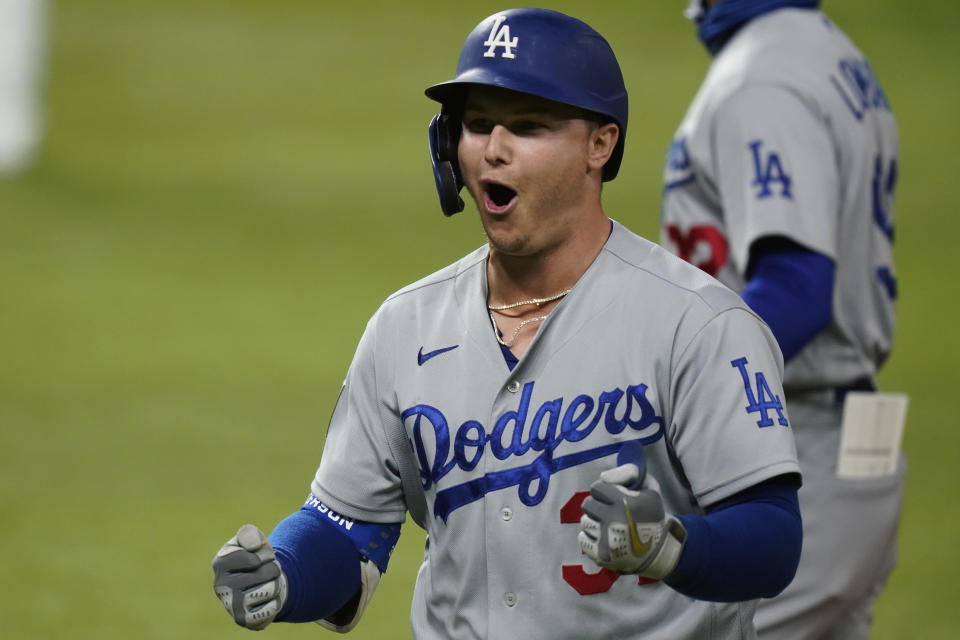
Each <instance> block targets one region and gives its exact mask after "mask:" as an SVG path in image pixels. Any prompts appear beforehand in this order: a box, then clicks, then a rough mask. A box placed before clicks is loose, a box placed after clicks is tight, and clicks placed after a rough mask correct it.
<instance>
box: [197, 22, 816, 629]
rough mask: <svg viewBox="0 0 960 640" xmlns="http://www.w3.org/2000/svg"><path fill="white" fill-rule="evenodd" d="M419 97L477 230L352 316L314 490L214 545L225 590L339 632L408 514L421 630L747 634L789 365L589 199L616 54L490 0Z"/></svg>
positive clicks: (789, 539) (761, 567) (780, 494)
mask: <svg viewBox="0 0 960 640" xmlns="http://www.w3.org/2000/svg"><path fill="white" fill-rule="evenodd" d="M426 93H427V96H429V97H430V98H432V99H434V100H436V101H438V102H439V103H440V104H441V105H442V106H441V110H440V113H439V114H438V115H437V116H436V117H435V118H434V119H433V121H432V122H431V124H430V127H429V142H430V152H431V154H430V155H431V160H432V163H433V166H434V172H435V177H436V180H437V188H438V192H439V194H440V200H441V206H442V208H443V210H444V212H445V213H446V214H447V215H452V214H453V213H456V212H457V211H460V210H461V209H462V208H463V206H464V205H463V201H462V200H461V199H460V196H459V193H460V192H461V189H462V188H463V187H466V189H467V192H468V193H469V195H470V196H471V197H472V199H473V200H474V202H475V203H476V208H477V210H478V213H479V218H480V222H481V224H482V227H483V230H484V232H485V234H486V238H487V243H486V244H485V245H484V246H482V247H480V248H479V249H477V250H476V251H474V252H472V253H470V254H469V255H467V256H465V257H463V258H462V259H461V260H459V261H457V262H456V263H454V264H452V265H450V266H448V267H446V268H444V269H441V270H440V271H438V272H436V273H434V274H433V275H430V276H428V277H426V278H424V279H422V280H420V281H418V282H416V283H414V284H412V285H410V286H408V287H406V288H404V289H402V290H400V291H398V292H397V293H395V294H393V295H392V296H390V297H389V298H388V299H387V300H386V301H385V302H384V303H383V305H382V306H381V307H380V309H379V310H378V311H377V312H376V314H375V315H374V316H373V318H372V319H371V320H370V322H369V323H368V325H367V327H366V331H365V332H364V334H363V337H362V338H361V340H360V344H359V346H358V348H357V351H356V354H355V356H354V359H353V362H352V363H351V365H350V368H349V371H348V373H347V377H346V381H345V383H344V386H343V388H342V390H341V393H340V397H339V400H338V402H337V405H336V408H335V410H334V414H333V416H332V418H331V421H330V425H329V429H328V433H327V439H326V443H325V447H324V451H323V456H322V458H321V460H320V465H319V469H318V470H317V473H316V477H315V478H314V479H313V482H312V484H311V487H310V495H309V496H308V498H307V500H306V503H305V504H304V505H303V507H302V508H301V509H300V510H299V511H296V512H295V513H294V514H292V515H291V516H289V517H288V518H286V519H285V520H283V521H282V522H280V524H278V525H277V527H276V528H275V529H274V530H273V532H272V533H271V534H270V536H269V538H266V537H265V536H264V535H263V533H261V532H260V530H259V529H257V528H256V527H255V526H253V525H244V526H243V527H241V528H240V530H239V531H238V532H237V535H236V536H234V537H233V538H232V539H230V540H229V541H228V542H227V544H226V545H224V546H223V548H222V549H221V550H220V551H219V552H218V553H217V555H216V557H215V559H214V563H213V568H214V587H215V590H216V593H217V594H218V596H219V597H220V599H221V601H222V603H223V605H224V606H225V608H226V609H227V610H228V612H229V613H230V614H231V616H232V617H233V619H234V620H235V621H236V622H237V623H238V624H240V625H243V626H246V627H248V628H251V629H261V628H263V627H265V626H266V625H267V624H269V623H270V622H271V621H272V620H280V621H317V622H319V623H320V624H321V625H323V626H325V627H328V628H330V629H334V630H337V631H349V630H350V629H352V628H353V627H354V626H355V625H356V624H357V622H358V621H359V620H360V618H361V616H362V615H363V612H364V609H365V608H366V606H367V603H368V602H369V601H370V599H371V597H372V596H373V594H374V590H375V589H376V586H377V584H378V581H379V579H380V576H381V574H382V573H383V572H384V571H386V569H387V562H388V559H389V555H390V551H391V549H392V548H393V546H394V544H395V542H396V540H397V536H398V532H399V529H400V525H401V523H402V522H403V521H404V519H405V517H406V514H407V513H409V514H410V515H411V516H412V517H413V519H414V520H415V521H416V522H417V523H418V524H419V525H420V526H422V527H423V528H424V529H425V530H426V531H427V533H428V538H427V540H428V542H427V545H426V549H425V557H424V562H423V565H422V567H421V569H420V572H419V574H418V576H417V581H416V586H415V589H414V594H413V604H412V610H411V618H410V619H411V627H412V631H413V635H414V637H415V638H418V639H431V640H432V639H437V640H439V639H449V638H458V639H461V638H467V639H470V638H530V639H540V638H544V639H546V638H549V639H551V640H555V639H558V638H570V639H578V640H580V639H583V638H621V639H628V638H697V639H701V640H702V639H710V638H750V637H753V626H752V618H753V613H754V608H755V600H756V599H757V598H759V597H763V596H769V595H773V594H775V593H778V592H779V591H780V590H782V589H783V588H784V586H786V584H787V583H789V581H790V579H791V578H792V576H793V573H794V570H795V567H796V562H797V561H798V559H799V552H800V546H801V524H800V516H799V511H798V504H797V498H796V493H797V486H798V484H799V482H800V477H799V471H798V464H797V460H796V455H795V446H794V442H793V435H792V431H791V428H790V417H789V415H788V413H787V408H786V406H785V405H784V403H783V390H782V386H781V370H782V357H781V355H780V352H779V350H778V348H777V345H776V341H775V339H774V338H773V335H772V334H771V333H770V332H769V330H768V329H767V328H766V326H765V325H764V324H763V323H762V322H761V321H760V319H759V318H758V317H757V316H756V315H755V314H754V313H753V312H751V311H750V310H749V308H748V307H747V306H746V305H745V304H744V302H743V301H742V300H741V299H740V298H739V297H738V296H737V295H736V294H735V293H734V292H732V291H731V290H729V289H728V288H726V287H724V286H722V285H721V284H720V283H719V282H717V281H716V280H714V279H713V278H711V277H709V276H708V275H706V274H704V273H702V272H701V271H700V270H698V269H696V268H695V267H692V266H691V265H689V264H687V263H685V262H684V261H682V260H680V259H679V258H677V257H676V256H673V255H671V254H670V253H668V252H667V251H665V250H663V249H661V248H660V247H658V246H657V245H655V244H653V243H651V242H648V241H646V240H644V239H642V238H640V237H638V236H636V235H634V234H633V233H631V232H630V231H628V230H627V229H626V228H624V227H623V226H621V225H620V224H618V223H616V222H614V221H612V220H611V219H610V218H608V217H607V216H606V215H605V214H604V212H603V209H602V206H601V198H600V193H601V186H602V183H603V182H604V181H609V180H612V179H614V177H615V176H616V175H617V171H618V169H619V166H620V161H621V158H622V155H623V149H624V140H625V134H626V130H627V113H628V109H627V92H626V89H625V87H624V83H623V77H622V75H621V72H620V67H619V65H618V63H617V60H616V58H615V56H614V54H613V51H612V50H611V48H610V46H609V44H608V43H607V42H606V41H605V40H604V39H603V38H602V37H601V36H600V35H599V34H598V33H597V32H596V31H594V30H593V29H592V28H590V27H589V26H588V25H586V24H584V23H583V22H581V21H579V20H576V19H574V18H572V17H569V16H566V15H563V14H561V13H556V12H553V11H547V10H542V9H513V10H509V11H503V12H501V13H497V14H495V15H492V16H490V17H488V18H486V19H485V20H483V21H482V22H481V23H480V24H479V25H478V26H477V27H476V28H475V29H474V30H473V31H472V32H471V33H470V34H469V35H468V37H467V39H466V42H465V43H464V46H463V49H462V52H461V54H460V59H459V62H458V65H457V73H456V77H455V78H454V79H453V80H450V81H448V82H443V83H440V84H437V85H433V86H431V87H429V88H428V89H427V90H426Z"/></svg>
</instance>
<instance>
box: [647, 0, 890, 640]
mask: <svg viewBox="0 0 960 640" xmlns="http://www.w3.org/2000/svg"><path fill="white" fill-rule="evenodd" d="M711 4H712V3H707V5H711ZM817 5H818V3H817V2H815V1H803V0H799V1H792V2H791V1H789V0H768V1H765V2H742V1H738V0H721V1H720V2H718V3H716V4H712V6H704V5H702V4H701V3H700V2H694V3H692V4H691V6H690V8H689V11H688V16H689V17H692V18H693V19H694V20H695V22H696V24H697V26H698V32H699V36H700V38H701V40H702V41H703V42H704V43H705V44H706V46H707V48H708V49H709V51H710V52H711V53H712V54H713V56H714V60H713V62H712V65H711V67H710V69H709V71H708V73H707V75H706V78H705V79H704V81H703V84H702V86H701V87H700V89H699V92H698V93H697V95H696V97H695V98H694V100H693V102H692V104H691V105H690V107H689V109H688V111H687V113H686V116H685V117H684V118H683V121H682V123H681V124H680V127H679V129H678V130H677V132H676V134H675V136H674V138H673V141H672V144H671V146H670V150H669V153H668V157H667V162H666V168H665V172H664V190H663V194H664V195H663V206H662V229H661V232H662V237H661V242H662V244H664V245H665V246H666V247H668V248H670V249H671V250H672V251H674V252H675V253H677V254H679V255H681V256H682V257H684V258H685V259H687V260H689V261H690V262H692V263H693V264H695V265H697V266H699V267H701V268H702V269H704V270H705V271H706V272H708V273H710V274H711V275H714V276H716V277H718V278H719V279H720V280H721V281H722V282H724V283H725V284H727V285H728V286H730V287H731V288H733V289H734V290H736V291H739V292H741V295H742V296H743V298H744V299H745V300H746V301H747V303H748V304H749V305H750V307H751V308H752V309H753V310H754V311H756V312H757V313H758V314H759V315H760V316H761V317H762V318H764V320H765V321H766V322H767V323H768V324H769V325H770V327H771V329H772V331H773V333H774V335H775V336H776V337H777V339H778V341H779V343H780V346H781V348H782V350H783V354H784V358H785V360H786V368H785V376H784V386H785V390H786V394H787V400H788V403H789V406H790V412H791V422H792V425H793V429H794V433H795V436H796V441H797V449H798V454H799V457H800V463H801V469H802V470H803V474H804V487H803V489H802V490H801V491H800V505H801V511H802V513H803V521H804V549H803V555H802V558H801V563H800V568H799V570H798V573H797V576H796V579H795V580H794V582H793V583H792V584H791V585H790V587H789V588H788V589H787V590H786V591H785V592H784V593H783V594H781V595H780V596H779V597H777V598H775V599H773V600H769V601H763V602H761V603H760V607H759V610H758V614H757V618H756V623H757V629H758V631H759V632H760V636H761V638H766V637H769V638H827V637H830V638H834V637H835V638H844V639H845V640H846V639H850V638H854V639H855V638H866V637H868V635H869V626H870V619H871V608H872V602H873V600H874V599H875V598H876V596H877V595H878V594H879V593H880V591H881V590H882V588H883V585H884V583H885V581H886V578H887V575H888V574H889V572H890V570H891V568H892V567H893V565H894V562H895V539H896V525H897V521H898V517H899V510H900V504H901V498H902V489H903V478H904V475H903V471H904V470H903V465H902V461H901V464H900V465H899V469H898V470H897V471H895V472H894V473H892V474H886V475H880V476H878V477H873V478H857V479H856V480H848V479H843V478H838V477H837V465H838V444H839V442H840V425H841V419H842V405H843V401H844V397H845V395H846V394H847V393H848V392H849V391H851V390H857V391H870V390H873V389H874V388H875V382H874V377H875V375H876V373H877V371H878V369H879V368H880V366H881V365H882V364H883V362H884V360H885V359H886V357H887V355H888V354H889V352H890V348H891V342H892V333H893V324H894V302H895V299H896V295H897V291H896V281H895V278H894V271H893V263H892V243H893V217H892V216H893V210H892V204H893V192H894V186H895V184H896V178H897V162H898V157H899V144H898V135H897V127H896V124H895V121H894V116H893V114H892V112H891V109H890V104H889V102H888V100H887V98H886V96H885V95H884V93H883V90H882V89H881V87H880V85H879V84H878V81H877V78H876V76H875V75H874V72H873V69H872V68H871V66H870V64H869V63H868V62H867V60H866V59H865V58H864V55H863V54H862V53H861V52H860V51H859V50H858V49H857V48H856V47H855V46H854V45H853V44H852V43H851V42H850V40H849V39H848V38H847V37H846V36H845V35H844V34H843V32H842V31H841V30H840V29H839V28H838V27H837V26H836V25H835V24H833V23H832V22H831V21H830V20H829V19H828V18H827V17H826V16H825V15H824V14H823V13H821V12H820V11H819V10H818V9H817ZM865 10H866V9H865ZM874 395H877V394H874Z"/></svg>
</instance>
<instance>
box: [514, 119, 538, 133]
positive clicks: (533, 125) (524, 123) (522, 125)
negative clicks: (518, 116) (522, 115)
mask: <svg viewBox="0 0 960 640" xmlns="http://www.w3.org/2000/svg"><path fill="white" fill-rule="evenodd" d="M545 127H546V125H545V124H544V123H542V122H538V121H536V120H521V121H519V122H515V123H513V124H512V125H510V130H511V131H513V132H514V133H516V134H518V135H525V134H531V133H536V132H537V131H540V130H541V129H543V128H545Z"/></svg>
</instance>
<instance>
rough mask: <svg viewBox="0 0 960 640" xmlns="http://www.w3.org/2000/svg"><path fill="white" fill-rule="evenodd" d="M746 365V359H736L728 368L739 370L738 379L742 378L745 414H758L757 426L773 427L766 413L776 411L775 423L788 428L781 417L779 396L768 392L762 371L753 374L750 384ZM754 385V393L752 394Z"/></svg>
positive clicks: (768, 388)
mask: <svg viewBox="0 0 960 640" xmlns="http://www.w3.org/2000/svg"><path fill="white" fill-rule="evenodd" d="M747 364H749V363H748V362H747V359H746V358H737V359H736V360H732V361H731V362H730V366H732V367H733V368H735V369H737V370H739V371H740V377H741V378H743V389H744V391H745V392H746V394H747V403H748V404H747V406H746V410H747V413H748V414H751V413H757V414H760V419H759V420H757V426H758V427H769V426H772V425H773V418H771V417H770V415H769V414H768V413H767V412H768V411H771V410H772V411H776V412H777V422H778V423H780V424H781V425H782V426H784V427H789V426H790V424H789V423H788V422H787V419H786V418H785V417H784V415H783V403H782V402H781V401H780V396H778V395H774V393H773V392H772V391H771V390H770V385H769V384H767V377H766V376H765V375H763V372H762V371H757V372H756V374H754V383H753V384H751V382H750V374H749V373H747ZM754 384H755V385H756V393H754Z"/></svg>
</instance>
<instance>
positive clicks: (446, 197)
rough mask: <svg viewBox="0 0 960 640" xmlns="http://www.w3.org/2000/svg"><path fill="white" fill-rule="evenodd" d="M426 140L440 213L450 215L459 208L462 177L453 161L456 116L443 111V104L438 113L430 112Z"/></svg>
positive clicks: (457, 136)
mask: <svg viewBox="0 0 960 640" xmlns="http://www.w3.org/2000/svg"><path fill="white" fill-rule="evenodd" d="M427 137H428V141H429V143H430V162H431V163H432V164H433V178H434V180H435V181H436V183H437V194H438V195H439V196H440V208H441V209H442V210H443V215H445V216H448V217H449V216H452V215H453V214H455V213H460V212H461V211H463V207H464V203H463V198H461V197H460V189H462V188H463V177H462V176H461V175H460V166H459V163H458V162H457V146H458V144H459V142H460V122H459V118H458V117H456V116H454V115H453V114H451V113H449V112H448V111H447V106H446V105H444V106H443V108H442V109H441V110H440V113H438V114H437V115H435V116H433V119H432V120H431V121H430V126H429V128H428V130H427Z"/></svg>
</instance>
